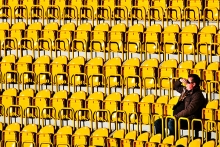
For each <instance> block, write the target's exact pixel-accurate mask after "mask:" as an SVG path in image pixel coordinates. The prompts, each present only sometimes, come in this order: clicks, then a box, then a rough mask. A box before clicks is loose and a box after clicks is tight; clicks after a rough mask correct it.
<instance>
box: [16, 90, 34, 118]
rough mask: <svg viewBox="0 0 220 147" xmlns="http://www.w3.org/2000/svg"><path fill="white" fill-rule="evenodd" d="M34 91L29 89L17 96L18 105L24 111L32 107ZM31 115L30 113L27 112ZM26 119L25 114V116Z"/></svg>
mask: <svg viewBox="0 0 220 147" xmlns="http://www.w3.org/2000/svg"><path fill="white" fill-rule="evenodd" d="M34 94H35V92H34V90H33V89H31V88H29V89H25V90H23V91H21V92H20V94H19V96H17V98H16V105H20V106H21V107H22V109H23V111H24V110H26V108H27V107H29V106H32V105H33V104H32V102H33V101H32V99H33V97H34ZM27 113H29V112H27ZM24 117H25V114H24Z"/></svg>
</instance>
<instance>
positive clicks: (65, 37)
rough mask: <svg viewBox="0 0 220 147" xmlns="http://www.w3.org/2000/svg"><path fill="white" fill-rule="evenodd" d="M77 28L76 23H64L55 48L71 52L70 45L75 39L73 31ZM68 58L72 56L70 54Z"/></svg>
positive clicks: (59, 31)
mask: <svg viewBox="0 0 220 147" xmlns="http://www.w3.org/2000/svg"><path fill="white" fill-rule="evenodd" d="M62 11H63V9H62ZM75 30H76V25H75V24H74V23H67V24H64V25H62V27H61V28H60V30H58V38H57V39H56V44H55V46H56V48H55V49H56V50H61V51H68V52H70V45H71V42H72V40H73V33H74V31H75ZM56 57H57V51H56ZM68 58H70V55H69V56H68Z"/></svg>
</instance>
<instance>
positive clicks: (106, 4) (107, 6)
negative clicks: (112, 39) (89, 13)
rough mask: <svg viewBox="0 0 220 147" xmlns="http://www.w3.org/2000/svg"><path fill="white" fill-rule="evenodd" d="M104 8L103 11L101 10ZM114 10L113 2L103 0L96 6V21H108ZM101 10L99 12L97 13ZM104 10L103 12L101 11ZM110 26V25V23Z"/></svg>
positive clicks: (111, 0)
mask: <svg viewBox="0 0 220 147" xmlns="http://www.w3.org/2000/svg"><path fill="white" fill-rule="evenodd" d="M103 8H104V9H103ZM114 8H115V1H113V0H103V1H102V3H101V4H98V6H97V12H96V13H97V17H98V18H97V19H104V20H109V19H110V18H111V16H110V15H109V14H112V13H113V11H114ZM98 10H101V11H98ZM103 10H104V11H103ZM110 25H111V23H110Z"/></svg>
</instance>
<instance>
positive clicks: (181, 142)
mask: <svg viewBox="0 0 220 147" xmlns="http://www.w3.org/2000/svg"><path fill="white" fill-rule="evenodd" d="M187 144H188V138H187V137H182V138H180V139H178V140H177V141H176V143H175V145H176V146H177V145H183V146H184V147H186V146H187Z"/></svg>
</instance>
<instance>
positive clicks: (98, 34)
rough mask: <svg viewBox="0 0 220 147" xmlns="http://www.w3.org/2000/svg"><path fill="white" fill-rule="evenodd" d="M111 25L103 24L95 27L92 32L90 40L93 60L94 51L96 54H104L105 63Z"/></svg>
mask: <svg viewBox="0 0 220 147" xmlns="http://www.w3.org/2000/svg"><path fill="white" fill-rule="evenodd" d="M109 29H110V28H109V24H108V23H102V24H98V25H96V26H95V28H94V30H93V31H91V40H90V51H91V58H93V50H94V51H95V52H104V61H105V60H106V53H105V50H106V49H105V48H106V43H107V33H108V32H109Z"/></svg>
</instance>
